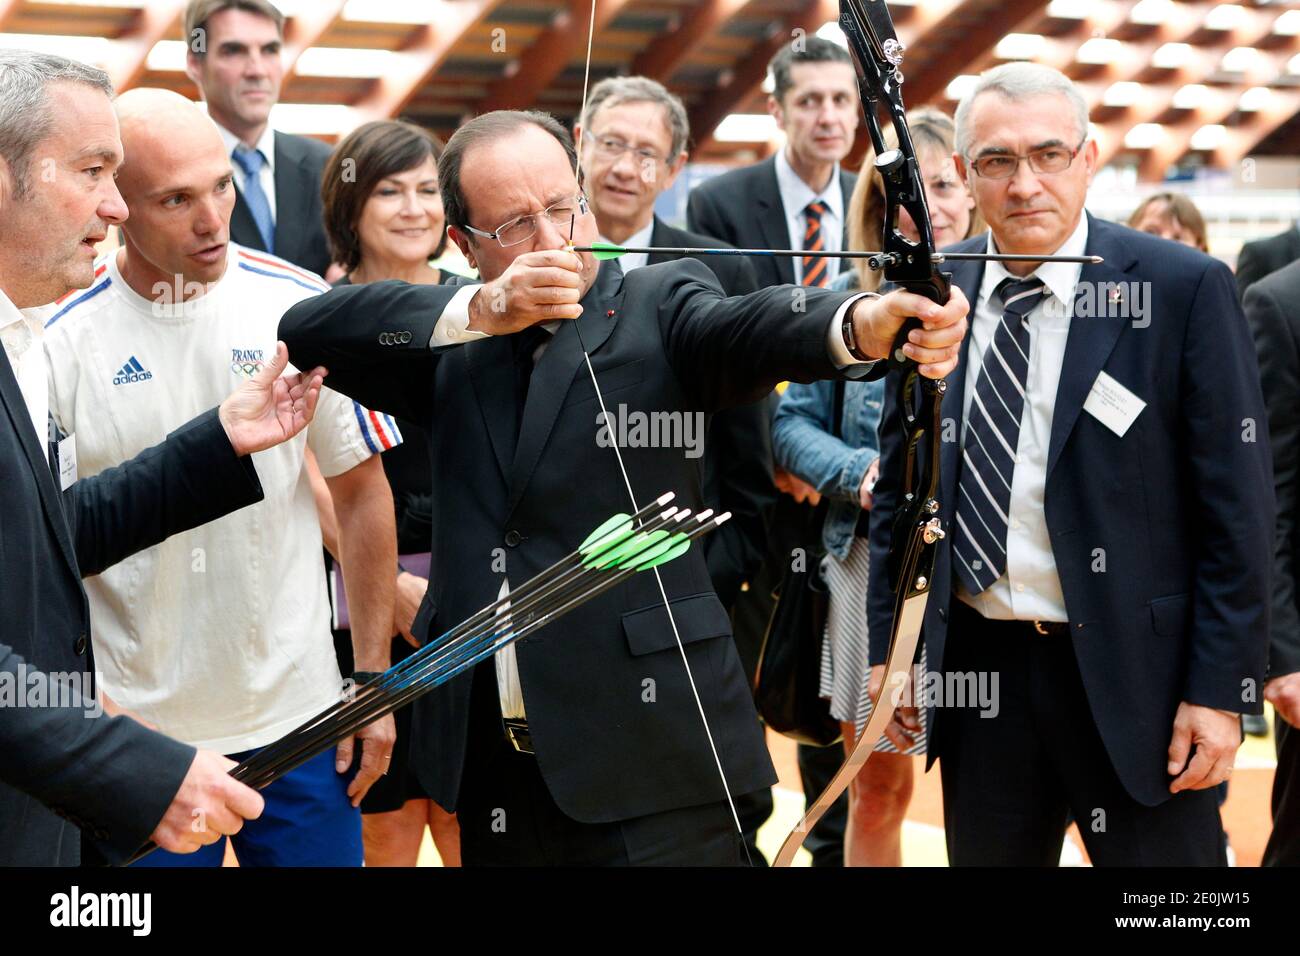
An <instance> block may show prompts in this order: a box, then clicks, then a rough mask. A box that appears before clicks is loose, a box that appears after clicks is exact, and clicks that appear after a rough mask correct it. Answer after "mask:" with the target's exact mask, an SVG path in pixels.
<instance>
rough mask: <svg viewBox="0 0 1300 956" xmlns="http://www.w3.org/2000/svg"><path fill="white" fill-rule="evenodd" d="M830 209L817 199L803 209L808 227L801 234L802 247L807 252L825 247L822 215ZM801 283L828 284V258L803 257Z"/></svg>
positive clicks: (817, 250) (824, 285)
mask: <svg viewBox="0 0 1300 956" xmlns="http://www.w3.org/2000/svg"><path fill="white" fill-rule="evenodd" d="M829 211H830V206H828V205H826V203H824V202H822V201H821V200H820V199H818V200H817V201H816V202H810V203H809V204H808V207H807V208H806V209H805V210H804V211H803V213H804V216H805V217H806V218H807V220H808V228H807V229H806V230H805V231H804V234H803V247H804V249H806V250H808V251H809V252H820V251H822V250H823V249H825V248H826V241H825V239H824V238H823V236H822V216H824V215H825V214H826V213H827V212H829ZM803 284H804V285H812V286H817V287H819V288H823V289H824V288H825V287H826V286H828V285H830V260H829V259H827V258H826V257H825V256H816V255H813V256H804V257H803Z"/></svg>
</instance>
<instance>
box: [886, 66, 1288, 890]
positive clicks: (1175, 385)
mask: <svg viewBox="0 0 1300 956" xmlns="http://www.w3.org/2000/svg"><path fill="white" fill-rule="evenodd" d="M956 141H957V152H956V155H955V159H956V163H957V167H958V169H959V171H960V172H961V173H962V175H963V176H964V177H965V178H966V182H967V184H968V186H969V188H970V190H971V194H972V195H973V196H974V197H975V202H976V206H977V208H978V209H979V211H980V213H981V214H982V215H983V216H984V219H985V221H987V222H988V224H989V229H990V231H989V233H988V234H987V235H983V236H979V237H975V238H972V239H970V240H967V241H966V242H965V243H961V244H959V245H957V246H955V247H954V249H955V250H957V251H961V252H975V251H979V252H983V251H990V252H992V251H997V252H1002V253H1015V254H1023V255H1031V256H1032V255H1051V254H1061V255H1076V256H1078V255H1091V256H1099V257H1101V258H1102V259H1103V260H1104V261H1103V262H1101V263H1099V264H1090V265H1084V266H1079V265H1072V264H1066V263H1057V262H1048V263H1043V262H1032V261H1030V262H1015V263H1005V264H1004V263H999V262H989V263H987V264H985V263H980V262H956V263H953V267H952V272H953V285H954V287H956V288H960V289H962V290H963V291H964V292H965V294H966V296H967V298H968V299H969V300H970V301H971V302H972V303H973V308H972V312H971V316H972V322H971V333H970V335H969V336H968V338H967V340H966V342H965V343H964V344H963V352H964V355H963V360H962V361H961V363H960V364H959V365H958V367H957V370H956V372H955V373H954V374H953V375H951V376H949V377H948V389H947V393H946V397H945V399H944V405H943V409H942V414H943V417H944V418H945V420H947V419H951V420H953V421H957V422H960V423H961V424H962V428H961V432H960V436H959V438H958V440H955V441H950V442H947V443H946V444H945V445H944V448H943V455H942V459H941V465H942V467H941V471H942V474H943V487H942V488H941V490H940V494H939V500H940V502H942V506H943V509H944V510H943V514H942V517H943V519H944V525H945V527H947V528H949V529H950V530H949V533H948V536H947V538H946V539H945V540H943V541H942V542H940V546H939V552H938V560H937V561H936V564H935V570H934V577H933V583H932V587H931V597H930V602H929V605H928V607H927V609H926V621H925V631H924V634H925V641H926V648H927V651H928V655H929V661H930V662H931V663H930V666H931V667H932V668H934V669H935V670H936V671H938V672H940V674H941V675H942V676H943V678H944V681H943V683H942V686H954V682H955V681H956V680H959V679H961V678H962V676H963V675H972V676H973V675H983V674H996V675H997V677H998V685H997V686H998V687H1000V693H999V696H998V699H997V701H996V707H982V706H973V705H972V704H970V703H967V704H966V706H962V704H961V702H960V701H955V700H952V701H946V702H944V701H938V702H936V704H938V706H936V707H935V710H934V711H933V712H932V713H931V720H932V722H931V727H932V728H933V730H932V737H931V740H932V746H931V749H930V752H929V759H930V761H931V762H933V761H934V760H935V759H936V758H937V759H938V760H939V761H940V768H941V771H942V777H943V792H944V814H945V823H946V836H947V842H948V856H949V860H950V861H951V862H952V863H953V864H955V865H970V864H975V865H989V864H1011V865H1054V864H1055V863H1056V862H1057V860H1058V859H1059V856H1060V852H1061V846H1062V839H1063V837H1064V834H1065V829H1066V825H1067V820H1068V817H1069V815H1070V814H1071V813H1072V814H1073V816H1074V819H1075V820H1076V821H1077V822H1078V825H1079V832H1080V833H1081V835H1082V837H1083V841H1084V844H1085V846H1086V847H1087V850H1088V853H1089V855H1090V857H1091V859H1092V861H1093V863H1095V864H1099V865H1153V864H1163V865H1222V864H1224V863H1225V862H1226V860H1225V853H1224V839H1223V832H1222V826H1221V823H1220V820H1219V813H1218V805H1217V803H1218V801H1217V799H1216V794H1215V789H1214V788H1215V787H1216V786H1217V785H1218V784H1219V783H1220V782H1222V781H1224V780H1226V779H1227V778H1228V775H1229V774H1230V773H1231V772H1232V763H1233V757H1234V754H1235V752H1236V749H1237V747H1238V745H1239V744H1240V741H1241V735H1240V729H1239V723H1238V715H1239V714H1242V713H1258V712H1259V711H1260V708H1261V695H1260V688H1261V687H1262V685H1263V678H1264V663H1265V658H1266V654H1267V647H1268V620H1269V590H1268V586H1269V573H1270V555H1271V553H1272V535H1273V483H1272V468H1271V461H1270V454H1269V448H1268V443H1267V437H1268V436H1267V432H1266V424H1265V417H1264V415H1265V413H1264V403H1263V397H1262V395H1261V390H1260V383H1259V369H1258V365H1257V363H1256V359H1255V351H1254V346H1253V343H1252V341H1251V336H1250V331H1249V329H1248V327H1247V324H1246V321H1245V318H1244V317H1243V315H1242V313H1241V309H1240V307H1239V306H1238V304H1237V296H1236V291H1235V289H1234V286H1233V280H1232V274H1231V273H1230V272H1229V271H1228V269H1227V267H1226V266H1224V265H1223V264H1222V263H1221V262H1218V261H1216V260H1214V259H1211V258H1210V257H1209V256H1206V255H1204V254H1202V253H1200V252H1198V251H1196V250H1194V249H1191V248H1189V247H1187V246H1183V245H1181V244H1179V243H1175V242H1170V241H1168V240H1165V239H1160V238H1157V237H1154V236H1150V235H1147V234H1146V233H1140V232H1136V231H1134V230H1132V229H1128V228H1125V227H1122V226H1117V225H1114V224H1112V223H1108V222H1105V221H1102V220H1098V219H1094V218H1092V217H1091V216H1089V215H1088V214H1087V213H1086V212H1085V211H1084V200H1085V197H1086V194H1087V188H1088V184H1089V183H1090V182H1091V180H1092V176H1093V173H1094V172H1095V170H1096V167H1097V144H1096V143H1095V142H1094V141H1093V140H1092V139H1091V138H1090V136H1089V134H1088V116H1087V109H1086V107H1085V104H1084V101H1083V99H1082V97H1081V96H1080V95H1079V93H1078V91H1077V90H1075V89H1074V87H1073V85H1072V84H1071V82H1070V81H1069V80H1068V79H1067V78H1066V77H1065V76H1063V75H1061V74H1060V73H1058V72H1057V71H1055V70H1052V69H1050V68H1048V67H1045V66H1041V65H1036V64H1032V63H1011V64H1006V65H1004V66H1000V67H997V68H995V69H993V70H990V71H988V72H987V73H985V74H983V75H982V76H981V77H980V79H979V81H978V82H977V83H976V84H975V86H974V88H973V89H972V90H971V92H970V93H969V94H967V96H966V97H965V98H964V99H963V100H962V103H961V105H960V106H959V107H958V109H957V136H956ZM893 394H894V391H893V390H892V389H888V388H887V389H886V395H887V396H890V398H888V399H887V404H886V408H885V410H884V415H885V418H886V420H888V419H889V417H890V416H891V415H893V414H894V413H895V412H896V411H897V409H896V408H894V407H893V399H892V396H893ZM906 453H907V452H906V448H905V447H904V446H903V444H902V442H901V441H900V436H899V435H898V434H896V433H890V432H886V433H884V434H882V449H881V475H882V478H881V481H880V482H879V484H877V485H876V489H875V499H876V500H875V508H874V509H873V511H872V513H871V549H872V555H871V561H872V567H871V583H870V587H869V589H868V592H867V594H868V619H869V626H870V628H871V630H872V631H873V632H876V633H879V632H881V631H882V630H884V629H887V628H888V627H889V625H890V623H891V620H890V619H891V616H892V613H893V609H892V606H891V597H890V593H889V583H888V580H887V577H886V564H887V562H886V561H885V560H884V558H885V553H886V550H887V547H888V544H889V531H890V526H891V523H892V520H893V517H894V513H895V504H896V498H897V488H896V486H895V484H894V482H893V478H892V476H893V475H895V474H896V473H897V471H898V468H899V466H900V456H903V455H905V454H906ZM880 650H881V656H882V657H883V650H884V648H883V647H882V648H881V649H880ZM872 652H873V654H872V656H873V658H874V657H876V648H874V647H873V648H872ZM880 662H882V661H879V660H874V659H873V661H872V663H873V664H875V663H880ZM945 704H946V706H945Z"/></svg>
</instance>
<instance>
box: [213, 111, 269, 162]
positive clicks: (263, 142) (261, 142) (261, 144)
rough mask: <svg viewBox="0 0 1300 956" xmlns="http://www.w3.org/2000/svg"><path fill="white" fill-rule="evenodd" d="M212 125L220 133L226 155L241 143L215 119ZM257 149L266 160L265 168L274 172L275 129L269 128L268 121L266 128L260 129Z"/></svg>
mask: <svg viewBox="0 0 1300 956" xmlns="http://www.w3.org/2000/svg"><path fill="white" fill-rule="evenodd" d="M212 125H213V126H215V127H216V128H217V132H218V133H220V134H221V141H222V142H223V143H225V144H226V155H227V156H229V155H230V154H231V153H233V152H234V151H235V147H236V146H239V145H240V144H242V143H243V140H242V139H240V138H239V137H238V136H236V135H235V134H234V133H232V132H231V131H230V130H228V129H226V128H225V127H224V126H222V125H221V124H220V123H218V122H217V121H216V120H213V121H212ZM257 150H258V152H260V153H261V154H262V158H263V159H265V160H266V168H267V169H269V170H270V171H271V172H272V173H274V172H275V130H273V129H271V124H270V123H268V124H266V129H264V130H262V136H261V138H260V139H258V141H257Z"/></svg>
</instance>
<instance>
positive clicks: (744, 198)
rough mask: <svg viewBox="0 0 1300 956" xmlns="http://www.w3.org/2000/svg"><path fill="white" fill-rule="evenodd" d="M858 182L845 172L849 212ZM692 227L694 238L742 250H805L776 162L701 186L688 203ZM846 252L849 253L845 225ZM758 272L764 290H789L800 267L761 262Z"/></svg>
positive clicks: (787, 261)
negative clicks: (788, 215) (794, 230)
mask: <svg viewBox="0 0 1300 956" xmlns="http://www.w3.org/2000/svg"><path fill="white" fill-rule="evenodd" d="M857 182H858V177H857V176H856V175H855V174H853V173H850V172H847V171H845V170H844V169H841V170H840V188H841V189H842V190H843V191H844V208H845V210H847V209H848V206H849V197H850V196H852V195H853V187H854V186H856V185H857ZM686 225H687V227H688V228H689V229H691V230H692V231H694V232H698V233H702V234H704V235H706V236H717V237H718V238H719V239H722V240H724V241H726V242H728V243H730V244H731V245H733V246H739V247H741V248H742V249H759V248H761V249H792V248H799V246H800V243H799V239H798V237H793V238H792V237H791V236H790V227H789V226H788V225H786V221H785V207H784V206H782V205H781V189H780V186H779V185H778V184H777V179H776V157H775V156H770V157H768V158H767V159H765V160H763V161H762V162H761V163H755V164H754V165H753V166H745V167H743V168H742V169H733V170H731V171H730V172H726V173H723V174H722V175H721V176H715V177H713V178H712V179H710V180H707V181H705V182H702V183H700V185H698V186H696V187H695V188H694V189H693V190H691V195H690V198H689V199H688V200H687V202H686ZM844 248H846V249H847V248H848V227H847V223H846V225H845V231H844ZM753 266H754V272H755V274H756V275H757V276H758V284H759V285H760V286H761V287H763V288H766V287H767V286H770V285H781V284H785V285H789V284H791V283H793V282H794V261H793V260H792V259H789V258H776V257H770V258H769V257H767V256H755V257H754V259H753Z"/></svg>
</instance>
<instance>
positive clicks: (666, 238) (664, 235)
mask: <svg viewBox="0 0 1300 956" xmlns="http://www.w3.org/2000/svg"><path fill="white" fill-rule="evenodd" d="M654 223H655V225H654V228H653V229H651V230H650V245H652V246H677V245H682V243H680V242H677V241H676V238H675V237H674V236H673V235H672V233H673V232H674V231H675V230H672V229H669V228H668V226H666V225H665V224H664V221H663V220H662V219H660V218H659V217H658V216H655V218H654ZM667 261H668V256H666V255H664V254H663V253H661V252H656V253H653V254H651V255H649V256H646V260H645V264H646V265H648V266H653V265H656V264H658V263H660V262H667Z"/></svg>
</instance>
